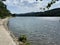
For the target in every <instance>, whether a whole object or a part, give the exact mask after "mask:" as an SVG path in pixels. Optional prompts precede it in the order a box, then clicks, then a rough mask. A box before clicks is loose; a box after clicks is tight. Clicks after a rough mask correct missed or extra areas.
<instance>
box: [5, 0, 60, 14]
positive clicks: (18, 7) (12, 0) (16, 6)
mask: <svg viewBox="0 0 60 45" xmlns="http://www.w3.org/2000/svg"><path fill="white" fill-rule="evenodd" d="M50 1H51V0H43V1H39V0H38V1H36V0H6V1H5V2H4V3H5V4H6V5H7V9H8V10H10V12H11V13H13V14H14V13H17V14H20V13H28V12H40V11H42V12H43V10H42V9H40V8H44V7H46V5H47V4H48V3H49V2H50ZM54 8H60V1H57V2H56V3H55V4H53V5H52V6H51V7H50V9H54ZM46 10H47V9H46Z"/></svg>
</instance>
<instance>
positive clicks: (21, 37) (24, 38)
mask: <svg viewBox="0 0 60 45" xmlns="http://www.w3.org/2000/svg"><path fill="white" fill-rule="evenodd" d="M18 40H19V41H21V42H26V41H27V37H26V35H20V37H19V38H18Z"/></svg>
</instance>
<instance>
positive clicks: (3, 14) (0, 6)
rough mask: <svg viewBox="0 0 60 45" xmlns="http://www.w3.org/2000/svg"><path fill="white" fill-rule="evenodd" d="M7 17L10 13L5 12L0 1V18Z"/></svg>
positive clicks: (4, 6)
mask: <svg viewBox="0 0 60 45" xmlns="http://www.w3.org/2000/svg"><path fill="white" fill-rule="evenodd" d="M8 16H11V13H10V11H9V10H7V8H6V5H5V4H4V3H3V2H2V1H0V18H6V17H8Z"/></svg>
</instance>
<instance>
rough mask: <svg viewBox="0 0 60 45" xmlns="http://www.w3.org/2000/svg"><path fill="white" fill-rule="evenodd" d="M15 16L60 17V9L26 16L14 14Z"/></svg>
mask: <svg viewBox="0 0 60 45" xmlns="http://www.w3.org/2000/svg"><path fill="white" fill-rule="evenodd" d="M13 16H36V17H37V16H60V8H56V9H52V10H48V11H45V12H31V13H25V14H13Z"/></svg>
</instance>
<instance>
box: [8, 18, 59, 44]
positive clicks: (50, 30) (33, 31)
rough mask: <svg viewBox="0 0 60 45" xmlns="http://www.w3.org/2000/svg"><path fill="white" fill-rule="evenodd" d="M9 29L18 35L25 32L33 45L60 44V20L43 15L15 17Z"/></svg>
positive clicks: (11, 20)
mask: <svg viewBox="0 0 60 45" xmlns="http://www.w3.org/2000/svg"><path fill="white" fill-rule="evenodd" d="M9 29H10V31H12V32H13V34H14V35H15V36H16V37H19V36H20V35H21V34H25V35H26V36H27V38H28V41H29V42H30V44H31V45H60V22H59V21H58V20H45V19H42V18H41V17H14V18H11V19H10V20H9Z"/></svg>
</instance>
